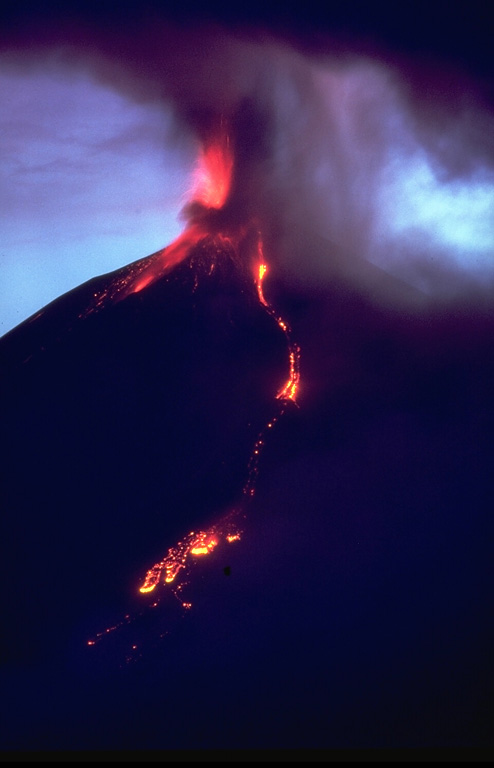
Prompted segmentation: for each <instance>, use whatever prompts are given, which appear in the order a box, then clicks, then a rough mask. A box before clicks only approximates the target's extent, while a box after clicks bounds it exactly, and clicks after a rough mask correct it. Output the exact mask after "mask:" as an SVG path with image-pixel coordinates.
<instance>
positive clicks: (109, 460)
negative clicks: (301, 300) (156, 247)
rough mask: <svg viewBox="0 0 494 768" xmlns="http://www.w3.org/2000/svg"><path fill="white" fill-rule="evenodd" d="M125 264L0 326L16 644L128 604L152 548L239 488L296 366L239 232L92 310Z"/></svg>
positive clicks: (220, 506)
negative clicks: (7, 328) (3, 331)
mask: <svg viewBox="0 0 494 768" xmlns="http://www.w3.org/2000/svg"><path fill="white" fill-rule="evenodd" d="M150 258H152V257H150ZM129 270H130V271H132V265H130V267H129V268H126V270H121V272H124V271H129ZM115 274H117V273H115ZM115 274H113V275H107V276H104V277H103V278H98V279H97V280H94V281H91V282H90V283H87V284H85V285H82V286H81V287H80V288H78V289H76V290H74V291H72V292H70V293H68V294H66V295H64V296H63V297H61V298H60V299H58V300H57V301H55V302H53V303H52V304H50V305H49V306H48V307H46V308H45V309H44V310H42V311H41V312H40V313H38V315H36V316H35V317H33V318H31V319H30V320H28V321H26V322H25V323H23V324H21V325H20V326H18V327H17V328H16V329H14V330H13V331H12V332H11V333H10V334H8V335H7V336H6V337H4V339H3V340H2V345H1V350H2V360H3V369H4V384H3V393H2V404H3V414H2V417H3V422H4V425H5V429H6V435H7V436H8V456H7V458H6V462H5V463H4V494H5V501H4V509H5V510H6V513H5V514H4V515H2V536H1V538H2V541H4V542H5V541H8V542H9V547H8V552H7V556H6V557H4V558H3V562H2V568H3V571H4V572H3V576H2V579H1V582H2V593H3V594H2V601H3V605H4V610H6V611H7V614H8V615H9V616H12V619H11V620H9V622H8V623H7V625H6V629H7V635H6V636H5V634H4V637H3V640H2V644H3V646H4V648H3V654H4V655H5V654H6V656H7V658H8V657H9V656H10V655H11V654H14V655H16V654H22V653H28V654H29V653H31V652H34V648H35V647H36V648H38V647H39V643H40V637H39V636H38V632H39V630H40V628H41V627H42V628H43V630H42V634H43V636H44V640H43V641H42V642H43V643H44V642H45V641H46V642H47V643H48V644H52V643H53V642H54V637H55V635H57V634H58V633H59V632H60V633H61V635H62V636H63V635H64V634H65V631H69V630H70V628H71V623H72V622H73V621H74V620H75V619H77V621H78V622H80V621H81V616H83V615H84V612H85V611H86V610H89V612H91V610H92V609H91V606H92V605H95V604H101V603H103V604H106V605H107V606H108V605H110V604H114V603H116V604H117V605H118V604H119V602H120V601H121V600H122V595H123V596H124V597H125V596H127V597H128V592H130V593H133V592H135V591H136V589H137V586H138V581H139V579H141V580H142V577H143V576H144V574H145V572H146V569H147V568H148V567H150V565H151V564H152V562H153V558H154V559H159V558H160V557H161V556H162V555H163V552H164V551H166V548H167V546H170V545H171V544H172V543H174V540H175V539H176V538H177V537H179V536H180V535H182V534H184V533H186V532H187V531H189V530H192V529H193V528H194V527H195V526H198V525H200V524H201V523H203V522H204V520H207V519H208V518H209V517H211V516H212V515H213V514H217V512H218V510H220V511H221V510H224V509H226V508H228V506H229V505H230V506H231V505H232V504H233V503H234V502H235V501H236V500H238V498H239V496H241V492H242V488H243V486H244V485H245V483H246V482H247V467H248V464H249V457H250V454H251V452H252V449H253V445H254V443H255V441H256V438H257V436H258V434H259V433H260V431H261V430H262V428H263V427H264V425H265V423H266V421H267V420H268V419H269V418H270V417H271V415H272V414H273V408H274V406H273V396H274V394H275V393H276V390H277V388H279V387H280V385H281V383H282V381H283V378H284V377H285V378H286V344H285V339H284V336H283V333H282V332H281V330H280V328H279V327H278V325H277V323H276V322H275V321H274V320H273V318H272V317H271V316H270V315H269V314H268V313H267V312H266V311H265V308H264V307H263V306H262V305H261V304H260V303H259V301H258V297H257V290H256V286H255V282H254V279H253V277H252V274H251V273H250V272H248V271H247V270H246V269H245V268H244V267H243V266H242V264H241V263H240V262H239V260H238V258H237V256H236V254H235V252H234V251H233V249H232V248H229V247H228V246H227V245H226V244H225V242H223V241H222V242H218V241H217V240H215V239H213V238H204V239H203V240H201V241H200V242H199V243H198V244H197V245H196V246H195V247H194V248H193V249H192V250H191V252H190V253H189V255H188V257H187V258H186V259H185V260H184V261H183V262H181V263H180V264H179V265H177V266H175V267H174V269H173V270H172V271H171V272H170V273H169V274H167V275H165V276H163V277H161V278H160V279H158V280H156V281H155V282H154V283H153V284H152V285H151V286H149V287H148V288H147V289H146V290H145V291H143V292H140V293H136V294H131V295H129V296H128V297H127V298H126V299H125V300H123V301H119V302H115V303H107V304H105V306H104V308H103V309H101V310H99V311H97V312H94V313H90V314H88V315H86V316H84V315H83V313H82V312H81V310H82V309H83V308H84V309H87V307H88V305H89V299H90V297H92V296H93V295H97V292H98V290H99V289H100V288H101V286H102V285H106V284H108V282H111V281H112V280H113V279H114V278H115ZM27 519H29V524H28V525H27V524H26V521H27ZM40 542H46V544H44V545H43V546H40ZM61 604H62V605H63V606H64V607H63V610H62V611H61V612H60V605H61ZM14 605H15V606H16V607H15V609H14V608H13V606H14ZM16 617H17V618H16ZM60 625H61V626H60ZM26 646H27V647H26Z"/></svg>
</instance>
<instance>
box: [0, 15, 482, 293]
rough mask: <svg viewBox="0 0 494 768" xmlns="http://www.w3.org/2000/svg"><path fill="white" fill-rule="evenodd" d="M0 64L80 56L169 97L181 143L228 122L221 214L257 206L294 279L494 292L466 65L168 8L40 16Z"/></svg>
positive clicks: (476, 101) (478, 102) (146, 98)
mask: <svg viewBox="0 0 494 768" xmlns="http://www.w3.org/2000/svg"><path fill="white" fill-rule="evenodd" d="M33 40H34V42H33ZM61 41H63V44H61ZM2 63H3V65H4V66H5V65H7V64H8V65H9V66H14V67H17V68H25V69H26V70H28V69H33V68H45V69H48V70H57V69H58V68H61V69H63V70H64V71H65V72H66V71H67V69H68V68H69V69H70V68H72V69H73V70H74V72H79V71H81V70H83V71H85V72H87V73H88V74H89V75H90V76H91V77H93V78H95V79H96V80H97V81H98V82H102V83H104V84H105V85H110V86H111V87H112V88H113V89H115V90H117V91H120V92H122V93H124V94H125V95H126V96H127V97H129V98H131V99H133V100H134V101H136V102H137V103H151V104H153V105H156V104H162V105H163V106H164V107H166V110H167V113H166V114H167V119H168V120H169V114H170V109H172V113H173V124H172V127H169V129H168V132H167V140H168V141H169V142H170V143H171V144H172V145H173V144H174V145H176V146H181V145H183V144H184V143H190V142H193V141H197V142H198V144H199V143H200V142H204V141H205V140H207V139H208V137H209V136H210V135H211V132H212V131H214V130H215V128H216V127H217V126H218V125H219V124H220V122H222V121H223V122H226V124H227V125H228V126H229V130H230V131H231V137H232V142H233V146H234V154H235V171H234V178H233V185H232V191H231V194H230V198H229V200H228V202H227V204H226V206H225V210H224V211H223V214H222V215H223V216H224V219H225V221H226V222H230V223H231V224H232V226H233V225H235V226H238V225H242V224H243V223H246V222H249V221H252V220H255V221H256V223H257V224H258V226H259V227H260V228H261V229H262V230H263V235H264V238H265V241H266V248H267V253H268V258H269V259H270V261H271V263H272V265H273V267H274V268H275V269H276V270H277V271H278V274H279V275H280V276H281V277H282V278H283V279H284V280H285V281H288V282H290V283H292V284H293V285H294V286H300V287H305V288H308V289H314V290H315V289H316V288H320V287H321V286H324V285H329V284H331V282H332V281H334V280H347V281H350V282H351V283H352V284H354V285H357V286H358V288H359V290H362V291H364V292H366V293H368V294H370V295H372V296H373V297H374V298H375V299H377V300H379V301H392V302H399V303H401V302H405V304H406V303H407V302H410V303H415V304H427V303H428V302H430V301H432V302H442V301H449V300H452V299H454V300H470V299H471V298H472V296H474V297H476V299H478V298H479V297H480V296H482V297H483V298H484V299H486V300H487V299H489V297H490V294H491V291H492V286H493V280H494V116H493V112H492V109H491V105H490V104H489V102H488V99H487V96H486V93H485V90H483V85H482V83H480V82H477V81H475V80H474V79H473V78H471V77H470V76H469V75H467V74H465V73H464V72H462V71H461V68H459V67H458V66H454V65H453V64H444V63H438V62H437V61H435V62H427V63H424V62H423V61H421V60H418V59H417V60H412V59H411V58H410V57H409V58H407V57H406V56H400V57H398V56H396V55H394V56H391V55H390V54H389V52H387V51H385V50H380V51H373V52H372V53H369V52H363V51H362V50H360V49H359V48H358V46H355V47H352V45H351V44H348V45H346V46H344V47H343V48H342V46H341V45H340V44H339V45H337V44H336V43H335V42H334V41H332V40H331V38H330V37H329V36H328V38H327V39H325V40H324V44H323V45H321V41H320V40H318V46H317V51H316V50H313V51H312V50H310V47H309V49H308V48H307V46H305V47H304V48H302V47H301V46H296V45H294V44H293V42H290V41H288V40H283V39H280V37H275V36H274V35H270V34H268V33H267V32H265V31H264V32H262V31H260V30H257V31H256V32H255V33H254V32H253V31H252V29H249V30H247V31H246V32H243V33H240V32H238V31H234V30H232V29H226V28H224V27H220V26H215V25H213V24H207V25H205V24H204V23H201V24H197V25H193V24H189V25H183V24H176V23H175V24H174V23H171V22H169V21H165V20H163V18H161V17H159V16H157V17H152V18H148V19H141V20H140V21H139V23H134V22H133V23H132V24H130V23H124V22H122V23H121V24H119V25H118V26H117V27H116V28H110V27H109V26H108V25H105V24H102V25H99V26H98V25H95V24H91V23H89V22H88V21H87V20H86V21H85V22H80V21H78V23H77V24H76V23H75V22H74V20H70V21H69V20H65V21H64V22H63V23H62V22H61V21H60V22H59V23H57V24H55V25H52V26H50V25H49V24H46V23H45V24H44V25H43V26H42V27H40V28H39V29H37V30H36V33H35V34H34V35H33V32H32V30H30V35H26V33H25V32H24V33H22V34H19V35H17V37H16V36H15V35H13V36H12V38H11V39H10V40H9V41H6V42H4V45H3V51H2ZM163 245H166V244H163Z"/></svg>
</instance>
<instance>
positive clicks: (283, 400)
mask: <svg viewBox="0 0 494 768" xmlns="http://www.w3.org/2000/svg"><path fill="white" fill-rule="evenodd" d="M232 174H233V156H232V154H231V150H230V144H229V140H228V136H227V134H226V133H225V132H223V133H222V134H221V135H220V137H219V139H218V140H217V141H216V143H214V142H211V143H210V144H209V145H208V146H206V147H205V149H204V150H203V151H202V152H201V155H200V158H199V165H198V169H197V172H196V176H195V188H194V191H193V198H192V202H193V203H196V202H197V203H199V204H200V206H202V207H203V208H204V210H205V211H206V213H207V211H208V210H209V209H211V208H212V209H220V208H222V207H223V206H224V204H225V202H226V200H227V198H228V194H229V191H230V186H231V180H232ZM203 208H201V211H202V210H203ZM211 234H213V235H214V237H215V239H216V241H217V244H221V242H222V241H224V240H228V242H229V244H230V246H231V247H233V248H234V250H235V251H236V252H237V253H238V252H239V250H240V242H241V239H242V238H243V236H244V235H245V231H241V230H238V231H237V233H236V235H232V233H228V237H227V236H226V234H221V233H219V232H215V233H212V232H210V231H209V230H208V224H207V215H202V214H200V215H199V216H196V217H195V219H194V218H193V219H192V220H191V221H190V223H189V225H188V226H187V228H186V229H185V231H184V232H183V233H182V234H181V235H180V236H179V237H178V238H177V239H176V240H175V241H174V242H173V243H172V244H171V245H169V246H168V247H167V248H164V249H163V250H161V251H159V252H157V253H156V254H154V255H153V256H150V257H148V258H146V259H143V260H141V261H139V262H135V263H134V264H131V265H130V266H129V267H128V268H126V269H125V270H121V271H120V272H119V273H117V275H116V277H115V278H114V279H113V281H112V282H111V283H110V284H109V285H108V286H107V287H106V288H105V289H104V290H103V291H101V292H100V293H99V294H95V295H94V301H93V303H92V305H91V306H90V307H89V308H88V310H87V311H86V312H85V313H83V314H82V315H81V317H84V316H86V315H88V314H90V313H91V312H95V311H97V310H99V309H100V308H102V307H103V305H104V304H106V303H107V302H108V301H120V300H122V299H124V298H126V297H127V296H130V295H131V294H134V293H139V292H140V291H142V290H144V289H145V288H147V287H148V286H149V285H151V284H152V283H153V282H154V281H155V280H157V279H159V278H160V277H162V276H163V275H164V274H166V273H167V272H169V271H170V270H171V269H172V268H173V267H174V266H175V265H177V264H179V263H180V262H181V261H183V260H184V259H185V258H186V257H187V256H188V254H189V253H190V252H191V250H192V249H193V247H194V246H195V245H197V243H198V242H199V241H200V240H201V239H202V238H205V237H207V236H208V235H211ZM220 255H221V254H220ZM253 255H254V258H253V261H254V262H256V263H255V265H254V274H253V281H254V286H255V287H256V288H257V295H258V298H259V302H260V303H261V305H262V306H263V307H264V308H265V310H266V311H267V312H268V313H269V315H271V317H272V318H273V319H274V320H275V322H276V323H277V324H278V326H279V328H280V329H281V330H282V331H283V333H284V335H285V339H286V343H287V347H288V352H289V355H288V360H289V372H288V378H287V380H286V381H285V383H284V384H283V385H282V386H281V388H280V389H279V391H278V392H277V394H276V400H278V401H279V403H280V406H279V409H278V413H277V414H276V415H275V416H273V418H272V419H271V420H270V421H269V422H268V423H267V424H266V425H265V427H264V428H263V429H262V431H261V432H260V433H259V435H258V438H257V440H256V442H255V444H254V447H253V449H252V453H251V457H250V460H249V465H248V471H247V481H246V483H245V485H244V487H243V489H242V493H243V497H244V499H248V498H251V497H252V496H254V494H255V487H256V480H257V475H258V471H259V459H260V455H261V452H262V449H263V447H264V444H265V435H266V434H267V431H268V430H271V429H272V428H273V427H274V425H275V424H276V422H277V420H278V418H279V417H280V416H281V414H282V413H283V412H284V409H285V405H286V404H287V403H289V402H292V403H296V396H297V392H298V387H299V380H300V348H299V347H298V345H297V344H295V343H294V342H293V341H292V339H291V330H290V328H289V326H288V325H287V323H286V322H285V321H284V320H283V319H282V318H281V317H279V316H278V315H277V314H276V312H275V310H274V309H273V308H272V306H271V305H270V304H269V302H268V301H267V300H266V298H265V296H264V292H263V280H264V278H265V276H266V274H267V271H268V267H267V264H266V262H265V259H264V254H263V248H262V240H261V237H260V235H259V234H258V238H257V250H256V251H254V254H253ZM211 269H212V268H211ZM242 516H243V513H241V512H240V511H239V510H238V509H237V510H233V511H231V512H230V513H229V514H228V515H226V516H225V517H224V518H223V519H222V520H220V521H219V522H218V523H216V524H215V525H213V526H211V527H209V528H208V529H206V530H204V531H199V532H194V531H191V532H190V533H188V534H187V535H186V536H185V537H184V538H183V539H182V540H181V541H179V542H178V543H177V544H176V545H175V546H173V547H170V548H169V549H168V552H167V554H166V556H165V557H164V558H163V559H162V560H161V561H160V562H158V563H155V564H154V565H153V566H152V567H151V568H150V569H149V570H148V571H147V573H146V575H145V577H144V579H143V582H142V584H141V586H140V588H139V591H140V593H141V594H148V593H151V592H153V590H155V589H156V587H157V586H158V585H159V584H163V585H173V586H172V587H171V589H172V592H173V594H174V595H175V597H177V599H178V600H179V601H180V602H181V605H182V607H183V608H187V609H188V608H190V607H191V603H189V602H186V601H184V600H183V599H182V598H181V596H179V593H180V591H181V590H182V584H179V585H177V584H176V580H177V577H178V576H179V574H182V582H183V577H184V576H185V574H186V573H188V572H189V570H190V568H191V567H192V566H193V564H194V562H196V560H197V558H201V557H204V556H206V555H209V554H211V553H212V552H213V551H214V550H216V549H222V548H223V546H224V545H225V544H230V543H232V542H235V541H239V540H240V538H241V535H242V531H241V530H240V527H239V524H238V521H239V518H240V517H242ZM157 605H158V602H155V603H153V604H152V606H151V607H156V606H157ZM131 621H132V619H131V617H130V616H126V617H125V618H124V620H122V622H120V623H119V624H118V625H117V626H115V627H110V628H108V629H106V630H105V631H103V632H100V633H99V634H98V635H97V636H96V639H93V640H89V641H88V645H94V644H95V642H96V640H99V639H101V638H102V637H104V636H105V635H107V634H108V633H109V632H113V631H114V630H115V629H118V628H119V627H121V626H123V625H124V624H126V623H127V624H128V623H130V622H131ZM133 648H135V646H133Z"/></svg>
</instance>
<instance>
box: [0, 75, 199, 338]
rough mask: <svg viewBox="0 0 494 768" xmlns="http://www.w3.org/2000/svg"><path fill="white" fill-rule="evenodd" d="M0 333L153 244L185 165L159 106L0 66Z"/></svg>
mask: <svg viewBox="0 0 494 768" xmlns="http://www.w3.org/2000/svg"><path fill="white" fill-rule="evenodd" d="M0 93H1V111H0V115H1V116H0V121H1V123H0V125H1V127H0V147H1V150H0V151H1V157H2V162H1V165H0V174H1V181H0V218H1V233H2V234H1V249H0V272H1V278H0V306H1V312H0V330H1V332H2V333H5V332H6V331H8V330H9V329H10V328H12V327H13V326H15V325H17V324H18V323H20V322H22V321H23V320H24V319H25V318H27V317H28V316H29V315H31V314H33V313H34V312H36V311H37V310H38V309H39V308H40V307H42V306H44V305H45V304H46V303H48V302H50V301H52V300H53V299H55V298H56V297H58V296H60V295H61V294H63V293H65V292H66V291H68V290H71V289H72V288H74V287H75V286H77V285H79V284H80V283H82V282H84V281H85V280H88V279H90V278H92V277H95V276H96V275H100V274H103V273H105V272H108V271H111V270H114V269H116V268H118V267H121V266H123V265H125V264H127V263H129V262H131V261H133V260H135V259H138V258H141V257H142V256H146V255H148V254H150V253H153V252H154V251H155V250H158V249H159V248H161V247H163V245H165V244H167V243H168V242H170V241H171V240H173V239H174V238H175V237H176V235H177V234H178V233H179V232H180V231H181V229H182V228H183V223H182V222H181V221H179V219H178V214H179V212H180V210H181V208H182V205H183V202H184V199H185V198H186V194H187V185H188V183H189V182H190V173H191V169H192V167H193V163H194V160H195V144H194V142H193V141H192V140H191V139H189V141H185V140H184V143H183V147H182V148H181V149H177V147H176V146H175V147H173V148H172V147H171V146H169V144H168V142H167V133H168V130H169V116H168V115H167V112H166V109H165V108H164V107H163V106H162V105H156V104H145V105H143V104H135V103H134V102H132V101H130V100H129V99H128V98H127V97H125V96H124V95H122V94H121V93H118V92H117V91H116V90H113V89H111V88H109V87H107V86H104V85H102V84H100V83H98V82H95V81H94V80H92V79H91V78H90V77H89V76H88V75H87V74H85V73H83V72H81V73H71V74H67V75H64V73H63V72H61V71H58V70H55V71H45V70H44V69H43V68H41V67H40V68H39V69H37V68H35V69H33V70H31V71H29V72H26V73H21V72H14V71H9V70H8V69H6V68H5V67H4V68H2V67H1V66H0Z"/></svg>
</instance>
